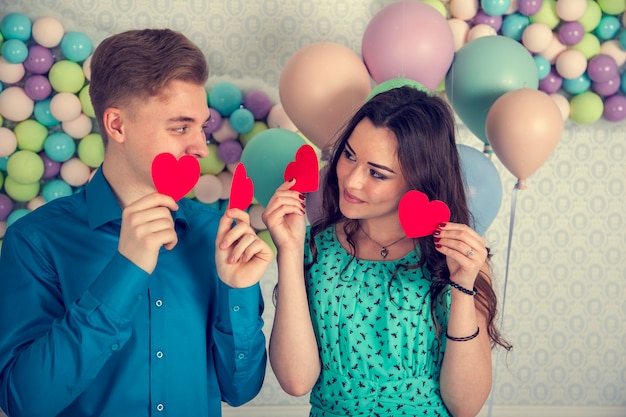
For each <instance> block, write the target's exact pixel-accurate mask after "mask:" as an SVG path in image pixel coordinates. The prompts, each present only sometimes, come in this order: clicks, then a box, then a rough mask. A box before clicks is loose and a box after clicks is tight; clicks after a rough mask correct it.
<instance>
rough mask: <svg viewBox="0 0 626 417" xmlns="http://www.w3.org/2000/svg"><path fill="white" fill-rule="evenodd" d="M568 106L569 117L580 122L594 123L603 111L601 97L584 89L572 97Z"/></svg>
mask: <svg viewBox="0 0 626 417" xmlns="http://www.w3.org/2000/svg"><path fill="white" fill-rule="evenodd" d="M569 106H570V108H569V114H570V117H571V118H572V120H573V121H575V122H577V123H580V124H590V123H595V122H597V121H598V120H600V117H602V113H603V112H604V103H603V102H602V98H601V97H600V96H599V95H598V94H596V93H594V92H592V91H585V92H584V93H581V94H578V95H576V96H574V97H572V98H571V99H570V102H569Z"/></svg>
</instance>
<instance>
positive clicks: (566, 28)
mask: <svg viewBox="0 0 626 417" xmlns="http://www.w3.org/2000/svg"><path fill="white" fill-rule="evenodd" d="M584 35H585V29H584V28H583V25H581V24H580V23H579V22H564V23H563V24H562V25H561V27H560V28H559V40H560V41H561V42H563V45H576V44H577V43H578V42H580V41H581V40H582V38H583V36H584Z"/></svg>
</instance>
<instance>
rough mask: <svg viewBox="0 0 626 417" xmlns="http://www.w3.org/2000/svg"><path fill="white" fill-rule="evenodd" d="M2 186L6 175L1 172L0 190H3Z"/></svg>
mask: <svg viewBox="0 0 626 417" xmlns="http://www.w3.org/2000/svg"><path fill="white" fill-rule="evenodd" d="M2 184H4V174H3V173H2V171H0V188H2Z"/></svg>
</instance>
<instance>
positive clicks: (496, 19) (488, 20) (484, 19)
mask: <svg viewBox="0 0 626 417" xmlns="http://www.w3.org/2000/svg"><path fill="white" fill-rule="evenodd" d="M474 25H489V26H491V27H492V28H494V29H495V30H496V32H500V28H501V27H502V15H497V16H490V15H488V14H487V13H485V11H484V10H482V9H480V10H478V12H477V13H476V15H475V16H474Z"/></svg>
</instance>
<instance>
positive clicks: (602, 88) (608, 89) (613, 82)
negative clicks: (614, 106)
mask: <svg viewBox="0 0 626 417" xmlns="http://www.w3.org/2000/svg"><path fill="white" fill-rule="evenodd" d="M619 87H620V76H619V74H615V75H614V76H613V77H612V78H610V79H609V80H607V81H602V82H595V81H594V82H592V83H591V89H592V90H593V91H594V92H596V93H597V94H598V95H599V96H602V97H609V96H612V95H613V94H615V93H617V92H618V91H619Z"/></svg>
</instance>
